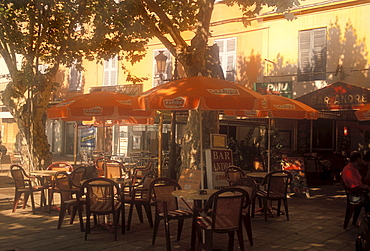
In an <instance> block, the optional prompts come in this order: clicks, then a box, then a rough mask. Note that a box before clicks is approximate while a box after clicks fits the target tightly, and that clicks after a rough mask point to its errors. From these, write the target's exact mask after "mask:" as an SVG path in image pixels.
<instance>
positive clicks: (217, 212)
mask: <svg viewBox="0 0 370 251" xmlns="http://www.w3.org/2000/svg"><path fill="white" fill-rule="evenodd" d="M249 205H250V199H249V195H248V192H247V191H245V190H244V189H242V188H238V187H230V188H225V189H222V190H220V191H218V192H216V193H214V194H212V195H211V197H210V198H209V199H208V201H207V203H206V205H205V208H204V209H196V210H195V212H194V217H193V226H192V238H191V250H195V246H196V243H195V239H196V238H195V235H196V233H195V232H197V235H198V245H199V246H203V247H202V248H203V249H204V250H206V251H211V250H212V238H213V233H227V234H228V235H229V242H228V249H227V250H233V247H234V233H235V232H236V233H237V236H238V241H239V246H240V250H244V241H243V228H242V210H243V209H244V208H247V207H249ZM201 230H203V231H204V232H205V243H204V244H203V243H202V242H203V241H202V240H203V238H202V231H201Z"/></svg>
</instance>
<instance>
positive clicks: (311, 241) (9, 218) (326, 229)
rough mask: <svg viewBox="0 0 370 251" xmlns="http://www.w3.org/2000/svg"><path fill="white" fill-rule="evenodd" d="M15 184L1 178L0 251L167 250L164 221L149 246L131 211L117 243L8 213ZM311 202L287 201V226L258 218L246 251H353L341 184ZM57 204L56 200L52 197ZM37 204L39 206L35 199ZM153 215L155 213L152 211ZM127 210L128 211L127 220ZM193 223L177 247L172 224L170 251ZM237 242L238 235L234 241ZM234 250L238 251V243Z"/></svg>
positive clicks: (220, 241)
mask: <svg viewBox="0 0 370 251" xmlns="http://www.w3.org/2000/svg"><path fill="white" fill-rule="evenodd" d="M13 193H14V188H13V180H12V179H11V178H10V177H9V172H7V171H4V170H3V171H2V172H1V173H0V250H2V251H5V250H16V251H20V250H118V249H121V250H125V251H129V250H165V247H166V246H165V238H164V228H163V221H161V225H160V227H159V232H158V236H157V241H156V244H155V245H154V246H152V245H151V239H152V229H151V228H150V227H149V224H148V223H147V220H146V218H145V215H144V223H142V224H141V223H140V222H139V220H138V217H137V214H136V210H135V211H134V218H133V222H132V225H131V230H130V231H127V232H126V234H124V235H121V234H120V233H121V232H120V230H119V235H118V240H117V241H114V236H113V234H112V233H110V232H109V231H107V230H94V231H92V232H91V234H90V235H89V236H88V240H87V241H85V240H84V233H82V232H80V230H79V224H78V219H77V217H76V219H75V223H74V224H73V225H70V224H69V216H68V215H67V216H66V217H65V220H64V222H63V225H62V228H61V229H59V230H58V229H57V227H56V226H57V220H58V211H52V212H51V213H50V214H48V213H43V212H41V211H40V210H38V211H37V214H35V215H33V214H32V211H31V207H27V208H26V209H22V208H20V207H19V208H18V209H17V210H16V212H15V213H12V212H11V208H12V203H13V198H14V194H13ZM310 194H311V197H310V198H307V197H306V196H305V195H303V194H295V195H292V196H291V197H290V198H289V200H288V205H289V214H290V221H287V220H286V218H285V215H282V216H280V217H274V218H268V221H267V222H265V220H264V217H263V215H262V214H257V215H256V216H255V217H254V218H252V229H253V237H254V246H253V247H251V246H250V245H249V242H248V238H247V236H246V232H245V229H244V242H245V246H246V250H263V251H266V250H355V239H356V235H357V233H358V231H359V228H358V227H355V226H352V225H351V222H350V225H349V226H348V229H347V230H344V229H343V227H342V226H343V219H344V212H345V206H346V203H345V194H344V190H343V188H342V186H341V185H340V184H334V185H324V186H319V187H312V188H310ZM55 197H56V198H59V195H56V196H55ZM36 202H39V197H38V196H37V198H36ZM153 211H154V210H153ZM127 215H128V206H126V217H127ZM190 226H191V220H190V219H189V220H185V225H184V229H183V233H182V238H181V240H180V241H176V237H175V235H176V231H177V222H175V221H174V222H170V228H171V244H172V250H189V246H190V233H191V231H190ZM227 237H228V235H227V234H215V235H214V238H213V240H214V241H213V243H214V246H213V248H214V249H217V250H227ZM235 238H236V235H235ZM234 247H235V248H234V249H235V250H238V249H239V245H238V241H237V239H235V242H234Z"/></svg>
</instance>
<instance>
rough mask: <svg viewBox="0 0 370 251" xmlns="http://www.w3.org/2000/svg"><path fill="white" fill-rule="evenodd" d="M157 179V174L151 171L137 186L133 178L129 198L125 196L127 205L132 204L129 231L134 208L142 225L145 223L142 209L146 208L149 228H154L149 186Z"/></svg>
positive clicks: (128, 223)
mask: <svg viewBox="0 0 370 251" xmlns="http://www.w3.org/2000/svg"><path fill="white" fill-rule="evenodd" d="M155 178H156V172H155V171H150V172H149V173H147V174H145V176H144V177H143V179H142V180H141V181H140V182H139V184H136V185H135V181H134V180H135V178H134V177H132V179H131V186H130V187H129V196H125V203H127V204H130V210H129V215H128V220H127V230H130V227H131V220H132V214H133V210H134V206H135V207H136V211H137V213H138V216H139V220H140V223H143V222H144V221H143V210H142V208H144V209H145V212H146V215H147V218H148V222H149V226H150V227H151V228H152V227H153V217H152V205H151V200H150V196H149V185H150V183H151V182H152V181H153V180H154V179H155Z"/></svg>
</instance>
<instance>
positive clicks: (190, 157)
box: [181, 110, 219, 170]
mask: <svg viewBox="0 0 370 251" xmlns="http://www.w3.org/2000/svg"><path fill="white" fill-rule="evenodd" d="M200 113H201V115H200ZM200 117H201V118H202V128H200ZM200 130H202V135H203V136H202V139H201V138H200ZM218 131H219V123H218V111H199V110H196V111H189V117H188V121H187V124H186V127H185V136H184V145H183V147H182V154H181V156H182V168H190V169H200V170H205V168H204V166H203V167H202V166H201V165H200V164H201V163H200V162H201V157H200V154H204V149H208V148H210V134H212V133H218ZM200 140H202V141H203V153H201V152H200V150H201V149H200ZM203 157H204V156H203ZM204 160H205V158H204ZM203 164H205V161H204V163H203Z"/></svg>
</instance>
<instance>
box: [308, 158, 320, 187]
mask: <svg viewBox="0 0 370 251" xmlns="http://www.w3.org/2000/svg"><path fill="white" fill-rule="evenodd" d="M304 167H305V171H306V177H307V183H308V184H309V185H313V186H317V185H320V184H321V171H322V170H321V165H320V162H319V160H318V159H317V158H316V157H314V156H305V158H304Z"/></svg>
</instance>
